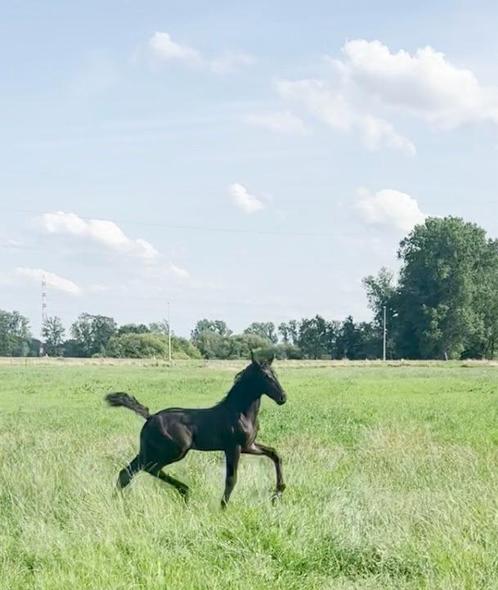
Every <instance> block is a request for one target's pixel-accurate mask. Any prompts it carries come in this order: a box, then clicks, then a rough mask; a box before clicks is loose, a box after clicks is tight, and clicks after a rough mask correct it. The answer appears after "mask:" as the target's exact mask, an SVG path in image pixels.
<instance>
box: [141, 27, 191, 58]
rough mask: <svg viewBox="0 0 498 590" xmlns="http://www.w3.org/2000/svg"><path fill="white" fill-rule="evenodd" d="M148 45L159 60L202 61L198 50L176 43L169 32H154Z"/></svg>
mask: <svg viewBox="0 0 498 590" xmlns="http://www.w3.org/2000/svg"><path fill="white" fill-rule="evenodd" d="M148 45H149V49H150V51H151V53H152V55H153V56H154V57H155V58H157V59H158V60H159V61H184V62H188V63H191V64H197V63H200V62H201V56H200V54H199V52H198V51H196V50H195V49H193V48H192V47H189V46H188V45H181V44H180V43H176V42H175V41H173V39H172V38H171V36H170V35H169V34H168V33H161V32H156V33H154V34H153V35H152V37H151V38H150V39H149V43H148Z"/></svg>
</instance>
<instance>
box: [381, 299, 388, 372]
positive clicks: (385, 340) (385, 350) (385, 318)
mask: <svg viewBox="0 0 498 590" xmlns="http://www.w3.org/2000/svg"><path fill="white" fill-rule="evenodd" d="M383 309H384V330H383V332H384V334H383V343H382V360H383V361H384V362H386V358H387V305H384V306H383Z"/></svg>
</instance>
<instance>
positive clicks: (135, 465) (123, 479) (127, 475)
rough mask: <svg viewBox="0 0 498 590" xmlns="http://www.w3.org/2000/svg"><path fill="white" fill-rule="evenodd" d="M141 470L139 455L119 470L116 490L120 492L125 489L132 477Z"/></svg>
mask: <svg viewBox="0 0 498 590" xmlns="http://www.w3.org/2000/svg"><path fill="white" fill-rule="evenodd" d="M140 469H141V464H140V455H137V456H136V457H135V458H134V459H133V461H132V462H131V463H130V464H129V465H128V466H127V467H125V468H124V469H121V471H120V472H119V476H118V482H117V488H118V490H122V489H123V488H125V487H126V486H127V485H129V483H130V482H131V480H132V479H133V476H134V475H136V474H137V473H138V472H139V471H140Z"/></svg>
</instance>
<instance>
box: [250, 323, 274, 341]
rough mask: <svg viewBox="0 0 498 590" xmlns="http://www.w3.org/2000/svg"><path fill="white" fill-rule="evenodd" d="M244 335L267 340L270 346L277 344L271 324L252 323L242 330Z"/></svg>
mask: <svg viewBox="0 0 498 590" xmlns="http://www.w3.org/2000/svg"><path fill="white" fill-rule="evenodd" d="M244 334H254V335H255V336H259V337H260V338H263V339H265V340H268V342H270V343H271V344H276V343H277V342H278V336H277V332H276V330H275V324H274V323H273V322H253V323H252V324H251V325H250V326H249V327H248V328H246V329H245V330H244Z"/></svg>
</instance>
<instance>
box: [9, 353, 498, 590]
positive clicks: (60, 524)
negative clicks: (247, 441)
mask: <svg viewBox="0 0 498 590" xmlns="http://www.w3.org/2000/svg"><path fill="white" fill-rule="evenodd" d="M241 366H242V365H240V364H237V363H229V362H227V363H212V364H206V363H200V362H199V363H177V364H175V366H173V367H169V366H167V365H165V364H161V363H143V364H142V363H115V364H110V363H109V364H108V363H91V362H89V363H76V362H75V363H71V362H64V363H62V362H60V363H57V362H52V363H43V362H41V363H26V364H25V363H22V362H3V363H0V588H2V589H5V590H29V589H37V590H41V589H44V590H58V589H61V590H62V589H64V590H67V589H68V588H72V589H75V590H76V589H78V590H79V589H88V590H96V589H123V590H125V589H126V590H130V589H158V588H166V589H169V588H174V589H175V590H183V589H185V590H187V589H188V590H195V589H208V588H209V589H213V590H215V589H220V590H221V589H228V588H230V589H232V590H234V589H240V590H253V589H254V590H263V589H265V590H267V589H269V588H270V589H282V590H284V589H285V590H294V589H295V590H297V589H300V590H301V589H310V590H311V589H316V590H318V589H324V590H325V589H341V590H346V589H353V588H354V589H379V590H380V589H382V590H386V589H392V590H404V589H406V590H407V589H422V588H423V589H430V590H437V589H447V590H459V589H468V590H470V589H472V590H474V589H489V590H491V589H493V590H495V589H496V588H498V367H496V366H490V365H479V364H475V365H473V364H469V365H464V364H459V363H458V364H447V365H443V364H430V363H427V364H413V365H401V364H400V365H393V366H382V365H380V364H370V365H363V364H348V363H345V364H331V363H292V362H287V363H280V364H279V363H277V372H278V374H279V377H280V380H281V382H282V384H283V385H284V387H285V388H286V390H287V392H288V395H289V401H288V403H287V404H286V405H285V406H282V407H278V406H277V405H276V404H274V403H273V402H272V401H271V400H269V399H265V400H264V402H263V409H262V412H261V415H260V418H261V431H260V436H259V440H260V441H261V442H264V443H266V444H269V445H272V446H275V447H276V448H277V449H278V450H279V451H280V453H281V455H282V457H283V461H284V470H285V471H284V473H285V476H286V480H287V490H286V492H285V494H284V497H283V499H282V501H281V502H279V503H278V504H277V505H276V506H273V505H272V504H271V502H270V496H271V491H272V489H273V486H274V471H273V465H272V464H271V462H270V461H269V460H268V459H266V458H262V457H248V456H244V457H243V458H242V460H241V467H240V470H239V480H238V484H237V487H236V488H235V491H234V493H233V496H232V500H231V504H230V505H229V507H228V509H227V510H226V511H225V512H221V511H220V509H219V501H220V498H221V494H222V490H223V478H224V461H223V456H222V455H221V454H218V453H195V452H192V453H190V454H189V455H188V456H187V458H186V459H185V460H184V461H182V462H181V463H177V464H175V465H173V466H171V467H170V468H169V472H170V473H171V474H173V475H175V476H176V477H178V478H179V479H181V480H183V481H185V482H186V483H188V484H189V485H190V486H191V489H192V497H191V501H190V503H189V504H188V505H187V506H185V505H184V504H183V502H182V501H181V499H180V498H179V497H178V496H177V495H176V494H175V492H174V491H173V490H172V489H170V488H169V487H167V486H165V485H164V484H162V483H161V482H159V481H157V480H155V479H153V478H151V477H150V476H148V475H146V474H141V475H139V476H138V477H137V478H136V480H135V481H134V483H133V485H132V486H131V487H130V488H129V489H128V490H126V492H125V493H124V494H123V495H122V496H120V495H115V494H114V493H113V492H114V485H115V480H116V476H117V473H118V471H119V469H121V468H122V467H123V466H124V465H125V464H126V463H127V462H128V461H129V460H130V459H131V458H132V457H133V456H134V455H135V454H136V450H137V441H138V433H139V430H140V428H141V426H142V423H143V422H142V420H141V419H140V418H139V417H138V416H136V415H135V414H133V413H131V412H130V411H127V410H125V409H121V408H120V409H111V408H108V407H106V406H105V404H104V403H103V396H104V394H105V393H106V392H108V391H110V390H124V391H129V392H131V393H133V394H134V395H136V396H137V398H138V399H139V400H140V401H141V402H143V403H144V404H145V405H148V406H149V407H150V408H151V409H152V410H158V409H161V408H164V407H168V406H172V405H184V406H198V405H202V406H205V405H209V404H211V403H213V402H215V401H217V400H218V399H220V397H221V396H222V395H223V394H224V393H225V392H226V391H227V390H228V389H229V387H230V385H231V383H232V380H233V376H234V373H235V371H236V370H238V369H239V368H240V367H241Z"/></svg>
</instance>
